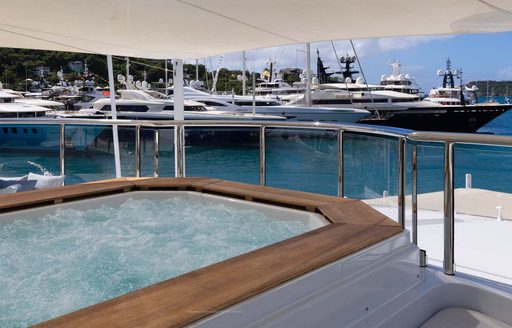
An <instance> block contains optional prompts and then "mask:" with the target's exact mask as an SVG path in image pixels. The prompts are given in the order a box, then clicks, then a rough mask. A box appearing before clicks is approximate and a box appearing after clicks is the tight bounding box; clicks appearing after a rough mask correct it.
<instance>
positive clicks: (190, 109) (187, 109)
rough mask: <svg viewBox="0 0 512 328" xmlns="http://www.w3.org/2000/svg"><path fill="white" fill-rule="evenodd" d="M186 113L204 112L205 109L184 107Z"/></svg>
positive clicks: (201, 107)
mask: <svg viewBox="0 0 512 328" xmlns="http://www.w3.org/2000/svg"><path fill="white" fill-rule="evenodd" d="M185 111H186V112H205V111H206V108H204V107H203V106H185Z"/></svg>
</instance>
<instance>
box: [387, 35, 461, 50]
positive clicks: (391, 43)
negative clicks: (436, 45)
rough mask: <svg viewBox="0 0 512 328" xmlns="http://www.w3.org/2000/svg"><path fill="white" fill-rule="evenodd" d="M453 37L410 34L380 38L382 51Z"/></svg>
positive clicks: (411, 46)
mask: <svg viewBox="0 0 512 328" xmlns="http://www.w3.org/2000/svg"><path fill="white" fill-rule="evenodd" d="M451 38H453V36H452V35H445V36H410V37H400V38H383V39H378V44H379V50H380V51H382V52H385V51H391V50H401V49H408V48H413V47H416V46H417V45H420V44H423V43H428V42H432V41H439V40H447V39H451Z"/></svg>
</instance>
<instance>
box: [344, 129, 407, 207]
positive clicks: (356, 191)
mask: <svg viewBox="0 0 512 328" xmlns="http://www.w3.org/2000/svg"><path fill="white" fill-rule="evenodd" d="M343 160H344V176H345V196H346V197H348V198H354V199H361V200H364V201H366V202H367V203H369V204H371V205H376V206H379V209H383V208H387V207H390V208H395V209H396V206H397V193H398V141H397V139H396V138H386V137H376V136H370V135H363V134H354V133H344V156H343ZM386 211H387V210H386ZM392 213H396V210H393V211H392ZM394 216H396V215H394Z"/></svg>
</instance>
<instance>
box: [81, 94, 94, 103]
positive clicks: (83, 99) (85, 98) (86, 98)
mask: <svg viewBox="0 0 512 328" xmlns="http://www.w3.org/2000/svg"><path fill="white" fill-rule="evenodd" d="M94 98H95V97H93V96H87V95H85V96H82V101H83V102H89V101H91V100H93V99H94Z"/></svg>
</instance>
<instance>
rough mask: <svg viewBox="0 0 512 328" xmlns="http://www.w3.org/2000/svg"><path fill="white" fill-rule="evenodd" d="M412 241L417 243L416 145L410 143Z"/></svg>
mask: <svg viewBox="0 0 512 328" xmlns="http://www.w3.org/2000/svg"><path fill="white" fill-rule="evenodd" d="M411 182H412V195H411V198H412V201H411V203H412V242H413V244H414V245H418V147H417V145H416V144H413V145H412V181H411Z"/></svg>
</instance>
